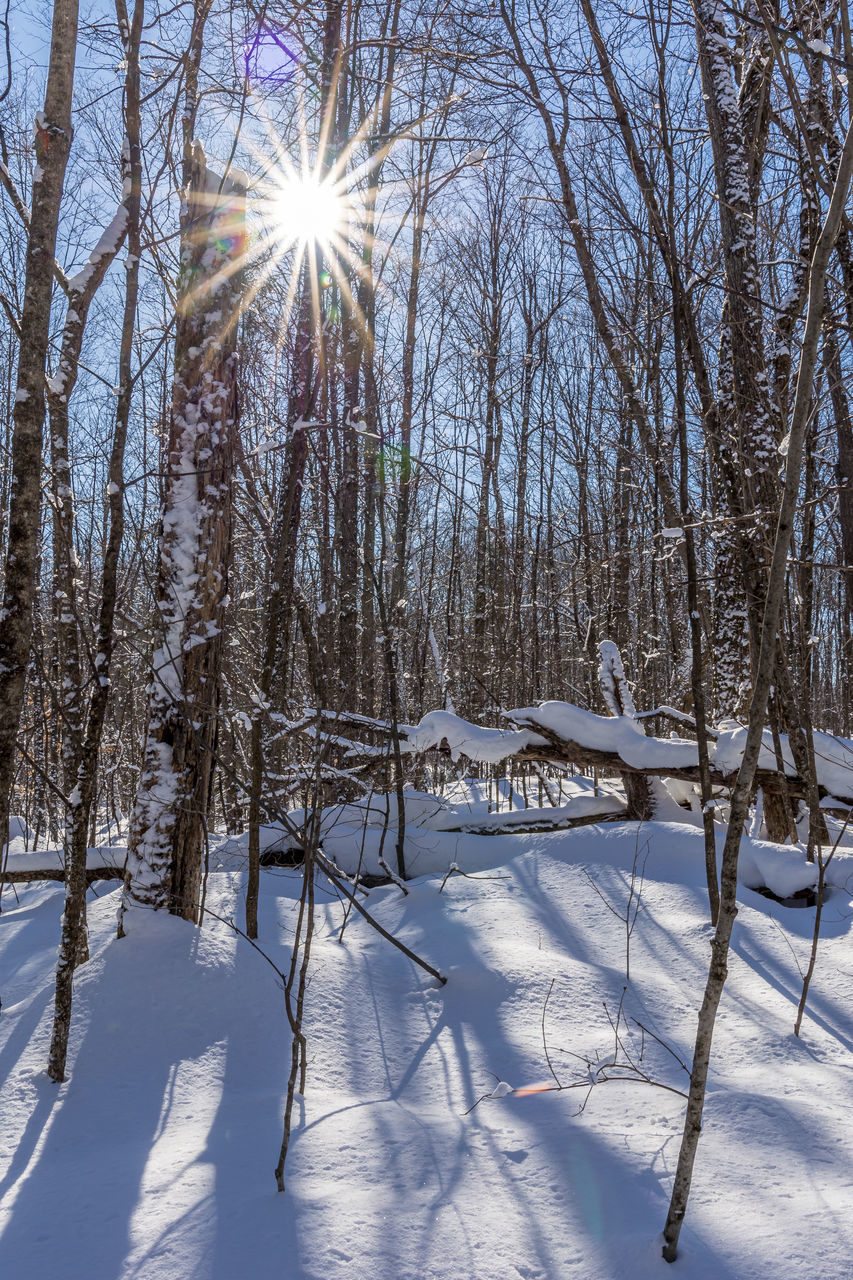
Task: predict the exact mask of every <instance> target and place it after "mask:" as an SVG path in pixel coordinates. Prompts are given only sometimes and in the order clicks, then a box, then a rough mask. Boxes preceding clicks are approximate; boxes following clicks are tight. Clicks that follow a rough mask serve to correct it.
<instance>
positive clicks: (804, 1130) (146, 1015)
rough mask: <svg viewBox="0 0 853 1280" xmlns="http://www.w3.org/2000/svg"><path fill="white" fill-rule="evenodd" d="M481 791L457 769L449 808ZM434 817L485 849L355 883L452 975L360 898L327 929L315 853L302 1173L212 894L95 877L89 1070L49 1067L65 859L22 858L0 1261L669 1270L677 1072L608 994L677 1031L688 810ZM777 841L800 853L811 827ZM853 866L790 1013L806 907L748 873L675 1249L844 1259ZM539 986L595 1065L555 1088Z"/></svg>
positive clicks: (285, 916) (246, 988)
mask: <svg viewBox="0 0 853 1280" xmlns="http://www.w3.org/2000/svg"><path fill="white" fill-rule="evenodd" d="M419 803H422V804H423V808H424V810H426V808H427V805H426V801H424V800H423V795H422V794H421V795H420V797H419V796H418V795H415V794H413V795H412V796H411V804H412V811H413V813H414V811H415V810H416V809H417V807H418V804H419ZM461 803H462V798H461V795H457V796H456V797H452V798H451V800H450V802H449V805H448V806H447V807H452V805H454V804H458V805H461ZM439 807H440V808H441V810H442V812H443V807H442V806H439ZM830 821H831V822H833V821H834V820H830ZM432 837H433V839H435V840H442V839H443V841H444V842H445V843H444V853H445V863H444V865H445V867H446V866H447V865H448V863H449V861H450V856H449V855H450V852H451V850H452V851H453V856H454V857H455V858H456V860H457V861H458V866H459V868H460V870H461V871H462V872H464V873H465V874H462V875H454V876H452V877H450V878H449V879H447V880H446V883H443V887H442V882H443V881H444V876H443V875H442V876H439V875H438V874H431V875H428V876H423V877H421V878H419V879H416V880H414V881H413V882H411V883H410V885H409V886H408V887H409V893H408V896H405V897H404V896H403V895H402V894H401V893H400V892H399V890H398V889H397V888H396V887H394V886H388V887H384V888H379V889H375V890H373V891H372V892H371V893H370V896H369V899H368V902H367V905H368V908H369V910H370V911H371V912H373V913H374V914H375V916H376V917H377V919H378V920H379V921H380V922H381V923H382V925H383V926H384V927H385V928H387V929H389V930H390V931H391V932H392V933H394V934H395V935H396V936H398V937H399V938H400V939H401V940H402V941H404V942H405V943H406V944H407V945H408V946H410V947H412V948H413V949H414V950H415V951H416V952H418V953H419V954H421V955H422V956H423V957H424V958H425V959H426V960H428V961H429V962H430V963H431V964H434V965H436V966H437V967H439V968H440V969H441V970H442V972H443V973H445V974H447V975H448V982H447V985H446V986H444V987H439V986H438V984H437V983H435V982H434V981H433V980H431V979H430V978H428V976H427V975H425V974H424V973H423V972H422V971H421V970H419V969H417V968H416V967H415V966H414V965H413V964H412V963H411V962H410V961H408V960H407V959H406V958H405V957H404V956H402V955H401V954H400V953H399V952H398V951H397V950H396V949H395V948H392V947H391V946H390V945H389V944H388V943H387V942H385V941H384V940H383V939H382V938H381V937H380V936H379V935H378V934H376V933H375V932H374V931H373V930H371V929H370V927H369V925H368V924H367V923H366V922H365V921H363V920H361V919H356V918H355V917H353V918H352V919H351V920H350V922H349V924H348V926H347V930H346V933H345V935H344V940H343V943H342V944H341V943H339V942H338V935H339V931H340V925H341V919H342V908H341V905H340V903H339V902H338V900H337V898H336V896H335V895H334V894H332V893H330V892H329V891H328V888H327V886H324V885H323V884H322V882H319V887H318V919H317V932H316V937H315V942H314V948H313V953H312V978H311V982H310V985H309V988H308V995H307V1019H308V1026H307V1036H308V1057H309V1061H308V1087H307V1092H306V1096H305V1099H304V1102H301V1103H300V1104H299V1105H298V1106H297V1109H296V1112H295V1117H294V1135H293V1140H292V1145H291V1152H290V1156H289V1158H288V1165H287V1169H286V1179H287V1192H286V1193H285V1194H284V1195H277V1194H276V1192H275V1187H274V1181H273V1176H272V1170H273V1166H274V1164H275V1161H276V1158H277V1155H278V1147H279V1142H280V1122H281V1114H282V1105H283V1097H284V1091H285V1085H286V1077H287V1070H288V1062H289V1054H290V1037H289V1034H288V1031H287V1025H286V1019H285V1016H284V1009H283V1002H282V996H281V991H280V988H279V985H278V982H277V979H276V976H275V974H274V973H273V971H272V970H271V969H270V968H269V966H268V965H267V964H266V963H265V962H264V960H263V958H262V957H261V956H260V955H258V953H257V952H256V951H254V950H253V949H252V948H251V947H250V946H249V945H248V944H247V943H245V942H244V941H242V940H241V939H239V938H237V937H236V936H235V934H234V933H233V931H231V930H230V929H229V928H228V927H227V926H226V925H225V924H223V923H220V922H219V921H218V920H216V919H215V918H213V916H211V915H208V917H207V919H206V921H205V924H204V927H203V928H202V929H201V930H200V931H198V930H196V929H195V928H194V927H193V926H191V925H189V924H187V923H186V922H184V921H181V920H178V919H176V918H173V917H171V916H168V915H167V914H165V913H164V912H156V913H154V912H146V911H139V912H137V913H136V914H137V916H138V918H137V919H136V920H135V923H134V929H133V931H132V933H131V934H130V935H129V936H128V937H127V938H125V939H123V940H121V941H117V940H116V939H115V912H116V906H117V902H118V889H115V890H110V889H108V888H106V887H105V886H104V885H98V886H96V888H97V891H98V894H99V896H98V897H96V898H94V897H93V898H91V900H90V903H89V923H90V949H91V955H92V959H91V960H90V961H89V963H88V964H86V965H84V966H83V967H82V968H81V970H80V971H79V972H78V976H77V978H76V980H75V1006H74V1021H73V1030H72V1040H71V1052H70V1059H69V1068H70V1078H69V1080H68V1082H67V1083H66V1084H64V1085H61V1086H55V1085H52V1084H51V1083H49V1081H48V1080H47V1077H46V1075H45V1074H44V1065H45V1060H46V1051H47V1042H48V1037H49V1023H50V1014H51V1008H52V982H53V968H54V963H55V955H56V944H57V940H58V917H59V914H60V911H61V903H62V897H61V890H60V888H59V887H58V886H45V885H27V886H23V887H19V888H18V892H17V896H14V895H13V894H12V892H11V890H10V889H8V888H7V889H6V890H5V894H4V899H3V907H4V910H3V913H2V915H0V948H2V955H0V973H2V974H3V987H2V997H3V1002H4V1004H3V1011H2V1015H0V1072H2V1077H3V1092H2V1096H3V1124H2V1127H0V1195H2V1201H0V1205H1V1206H2V1207H0V1249H2V1257H3V1275H4V1280H30V1278H31V1277H38V1278H40V1277H47V1276H53V1275H61V1276H62V1277H63V1280H91V1278H92V1277H97V1278H98V1280H131V1277H133V1280H234V1278H235V1277H238V1276H242V1275H245V1274H251V1276H252V1277H253V1280H281V1278H282V1277H287V1280H345V1278H346V1280H420V1277H424V1278H429V1277H432V1278H436V1280H439V1278H440V1280H457V1278H459V1280H461V1277H465V1280H518V1277H522V1278H523V1280H615V1278H616V1277H623V1276H624V1277H629V1276H630V1277H631V1278H632V1280H663V1277H667V1276H669V1275H670V1274H675V1273H671V1272H670V1271H669V1269H668V1268H667V1267H666V1264H664V1263H663V1262H662V1261H661V1259H660V1254H659V1233H660V1230H661V1227H662V1225H663V1220H664V1216H665V1212H666V1207H667V1203H668V1197H669V1193H670V1190H671V1186H672V1176H673V1169H674V1164H675V1159H676V1155H677V1150H678V1143H679V1139H680V1132H681V1125H682V1122H683V1106H684V1103H683V1099H682V1098H681V1097H680V1096H679V1095H678V1094H677V1093H673V1092H668V1091H665V1090H663V1089H659V1088H656V1087H654V1086H653V1085H649V1084H643V1083H638V1082H637V1080H636V1078H633V1079H628V1080H626V1081H625V1082H623V1083H620V1082H618V1081H617V1080H614V1079H608V1078H607V1077H608V1076H609V1075H612V1074H614V1073H613V1071H612V1070H611V1069H610V1068H609V1067H608V1066H607V1064H608V1063H609V1062H610V1061H612V1054H613V1049H614V1036H613V1031H612V1029H611V1026H610V1024H609V1022H608V1013H609V1015H610V1017H611V1018H615V1017H616V1014H617V1009H618V1007H619V1001H620V999H622V998H623V994H624V1001H623V1006H622V1010H623V1015H624V1020H623V1023H622V1030H621V1035H622V1037H623V1039H624V1040H625V1042H626V1044H627V1045H628V1046H629V1047H630V1048H631V1051H632V1052H633V1053H634V1054H637V1055H638V1054H639V1052H640V1047H641V1041H642V1040H643V1035H642V1032H641V1031H640V1029H639V1027H638V1026H637V1022H639V1023H642V1024H643V1025H644V1026H645V1027H647V1028H648V1029H649V1031H653V1032H654V1034H655V1035H658V1036H660V1037H661V1039H662V1040H663V1041H664V1042H665V1043H666V1044H667V1045H668V1046H670V1048H671V1049H672V1051H673V1053H674V1054H676V1055H677V1056H678V1057H679V1058H680V1059H681V1060H682V1061H688V1060H689V1056H690V1053H691V1049H692V1042H693V1036H694V1034H695V1022H696V1010H697V1007H698V1003H699V1000H700V998H701V993H702V989H703V986H704V981H705V975H706V967H707V960H708V939H709V937H710V932H709V926H708V923H707V909H706V904H705V896H704V890H703V880H704V868H703V853H702V835H701V832H700V831H698V830H697V829H695V828H693V827H689V826H685V825H678V824H675V823H672V824H670V823H650V824H645V825H644V826H638V825H637V824H635V823H627V822H618V823H613V824H610V825H607V826H600V827H599V826H591V827H585V828H582V829H578V830H574V831H568V832H566V831H564V832H550V833H528V834H516V835H493V836H482V835H453V836H449V835H444V836H443V837H442V835H441V833H440V832H435V831H434V832H432ZM781 853H782V855H783V857H784V859H785V860H787V861H788V862H790V864H791V866H793V865H794V860H795V856H796V854H795V851H791V850H784V851H781ZM744 854H745V863H744V865H745V866H746V865H747V864H748V863H749V862H750V860H752V861H753V862H755V861H756V860H761V859H762V858H767V859H768V860H770V861H774V860H778V858H779V854H780V851H779V850H776V849H775V848H774V847H772V846H766V845H761V844H759V842H745V844H744ZM800 857H801V855H800ZM638 858H639V859H640V860H641V861H642V863H643V864H644V881H643V886H642V892H641V897H640V910H639V914H638V916H637V922H636V926H635V929H634V932H633V934H632V937H631V941H630V948H631V953H630V968H631V982H630V983H629V984H628V985H627V990H625V988H626V983H625V966H624V952H625V929H624V925H623V923H622V921H621V920H620V919H619V918H618V917H617V915H615V914H614V912H619V911H624V908H625V903H626V902H627V900H628V894H629V890H630V882H631V872H632V866H635V865H636V864H637V860H638ZM833 866H834V861H833ZM299 887H300V876H299V872H298V871H294V870H282V869H276V870H273V871H270V872H267V873H264V875H263V879H262V886H261V903H260V939H259V942H260V945H261V946H262V947H263V949H264V951H265V952H266V953H267V954H268V955H269V957H270V958H271V959H272V960H273V961H274V963H275V964H276V965H277V966H278V968H279V969H285V968H286V966H287V964H288V961H289V956H290V940H291V938H292V936H293V931H294V925H295V918H296V912H297V907H298V894H299ZM851 887H853V879H851V881H850V884H849V885H848V889H847V891H846V892H842V891H841V890H840V889H836V890H833V891H832V893H831V895H830V897H829V899H828V901H827V903H826V907H825V911H824V930H823V936H822V940H821V944H820V951H819V955H818V963H817V969H816V973H815V978H814V983H813V987H812V992H811V995H810V1000H809V1006H808V1009H807V1013H806V1018H805V1022H804V1026H803V1034H802V1038H801V1039H800V1040H796V1039H795V1038H794V1037H793V1035H792V1025H793V1019H794V1013H795V1008H796V1001H797V999H798V996H799V990H800V979H799V975H798V973H797V964H798V963H799V965H800V966H802V967H804V966H805V962H806V959H807V955H808V946H809V940H810V936H811V930H812V922H813V919H814V912H813V910H809V909H804V910H799V911H791V910H788V909H787V908H785V907H783V906H781V905H779V904H776V903H773V902H769V901H767V900H766V899H763V898H760V897H758V896H757V895H755V894H754V893H752V892H751V891H750V890H749V889H748V888H742V889H741V891H740V894H739V898H740V901H739V912H738V917H737V920H736V923H735V929H734V934H733V941H732V953H731V956H730V962H729V979H728V983H727V986H726V990H725V993H724V996H723V1003H722V1008H721V1012H720V1016H719V1020H718V1024H717V1031H716V1035H715V1042H714V1052H713V1058H712V1063H711V1076H710V1084H709V1096H708V1102H707V1107H706V1114H705V1120H704V1125H703V1135H702V1139H701V1143H700V1147H699V1154H698V1159H697V1163H696V1168H695V1178H694V1186H693V1192H692V1197H691V1201H690V1205H689V1208H688V1214H687V1220H686V1224H685V1227H684V1231H683V1233H682V1240H681V1244H682V1249H681V1254H680V1257H679V1261H678V1263H677V1264H676V1266H677V1273H678V1276H679V1277H681V1278H682V1280H767V1277H768V1276H778V1277H780V1280H782V1278H784V1280H787V1278H788V1277H791V1278H793V1277H795V1276H808V1277H809V1280H846V1278H847V1276H848V1275H849V1260H850V1257H851V1254H853V1212H851V1210H853V1174H851V1169H853V1130H851V1127H850V1124H849V1115H850V1110H851V1106H853V1072H851V1066H852V1065H853V1056H851V1055H853V1014H851V1006H850V1000H849V985H850V974H849V970H850V960H849V956H850V935H851V918H852V917H851V911H850V905H851V904H850V888H851ZM439 889H441V891H440V892H439ZM596 890H597V892H596ZM244 892H245V882H244V878H243V875H242V873H240V872H236V871H230V872H229V871H223V872H218V873H215V874H213V875H211V877H210V882H209V885H208V895H207V902H208V906H209V907H210V909H211V911H212V912H214V913H215V914H216V915H217V916H221V917H224V918H229V917H232V916H233V917H234V918H236V919H239V918H240V913H241V911H242V900H243V895H244ZM599 895H600V896H599ZM611 906H612V908H613V911H611V910H610V909H609V907H611ZM546 999H547V1008H545V1004H546ZM605 1002H606V1006H607V1012H605V1008H604V1003H605ZM543 1011H544V1025H545V1037H546V1043H547V1047H548V1052H549V1055H550V1057H551V1060H552V1062H553V1064H554V1069H555V1071H556V1073H557V1076H558V1077H559V1079H560V1081H561V1082H562V1083H563V1084H565V1085H575V1084H576V1085H578V1086H579V1087H577V1088H571V1089H570V1088H566V1089H563V1090H557V1089H556V1088H555V1087H553V1086H554V1081H553V1079H551V1078H550V1075H549V1071H548V1064H547V1061H546V1058H545V1053H544V1050H543V1043H542V1025H543ZM632 1019H636V1020H637V1022H634V1021H632ZM644 1039H645V1044H644V1057H643V1061H642V1067H643V1069H644V1070H646V1071H647V1072H648V1073H649V1074H650V1076H651V1077H652V1078H653V1079H655V1080H657V1081H659V1082H660V1083H662V1084H667V1085H669V1086H670V1087H671V1088H672V1089H676V1090H683V1089H684V1088H685V1084H686V1075H685V1073H684V1071H683V1070H682V1068H681V1067H680V1066H679V1065H678V1062H677V1061H676V1059H675V1057H673V1056H672V1055H671V1054H670V1053H667V1052H666V1051H664V1050H663V1049H662V1048H661V1047H660V1046H659V1045H658V1044H657V1043H656V1042H655V1041H654V1040H652V1038H651V1036H650V1035H646V1036H645V1037H644ZM625 1074H627V1073H625ZM593 1082H595V1083H594V1084H593ZM546 1084H547V1085H548V1087H547V1088H545V1087H544V1086H545V1085H546ZM481 1099H482V1101H480V1100H481ZM581 1107H583V1109H581Z"/></svg>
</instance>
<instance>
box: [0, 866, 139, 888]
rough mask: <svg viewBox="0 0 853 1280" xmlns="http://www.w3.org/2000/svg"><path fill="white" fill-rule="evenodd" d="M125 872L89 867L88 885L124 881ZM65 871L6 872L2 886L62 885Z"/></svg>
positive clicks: (110, 868)
mask: <svg viewBox="0 0 853 1280" xmlns="http://www.w3.org/2000/svg"><path fill="white" fill-rule="evenodd" d="M123 878H124V871H123V870H122V868H121V867H87V869H86V884H87V886H88V885H90V884H93V883H94V882H95V881H96V880H122V879H123ZM64 879H65V871H64V869H63V868H62V867H27V869H26V870H25V871H4V872H2V874H0V883H2V884H33V883H35V882H36V881H39V880H56V881H58V882H59V883H62V881H64Z"/></svg>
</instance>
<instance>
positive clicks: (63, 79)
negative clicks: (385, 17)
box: [0, 0, 78, 849]
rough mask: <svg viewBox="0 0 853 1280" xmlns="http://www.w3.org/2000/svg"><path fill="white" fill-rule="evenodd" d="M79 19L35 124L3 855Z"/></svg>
mask: <svg viewBox="0 0 853 1280" xmlns="http://www.w3.org/2000/svg"><path fill="white" fill-rule="evenodd" d="M77 19H78V0H54V6H53V28H52V32H51V43H50V62H49V65H48V73H47V87H46V90H45V99H44V109H43V110H42V111H40V112H39V114H38V116H37V118H36V141H35V152H36V156H35V159H36V168H35V176H34V179H33V191H32V211H31V215H30V219H29V228H28V231H29V234H28V238H27V254H26V278H25V284H24V305H23V310H22V312H21V321H20V331H21V340H20V347H19V354H18V376H17V390H16V393H15V404H14V410H13V413H14V427H13V432H12V450H11V452H12V483H11V499H10V504H9V528H8V543H7V548H6V572H5V587H4V593H3V607H2V611H0V617H2V620H3V625H2V626H0V849H2V846H3V843H4V842H5V839H6V831H7V828H8V821H9V804H10V798H11V790H12V779H13V776H14V772H15V754H16V750H15V743H16V738H17V734H18V723H19V720H20V717H21V707H22V705H23V700H24V683H25V679H26V671H27V659H28V657H29V649H30V638H31V634H32V611H33V600H34V598H35V593H36V586H37V583H38V572H39V537H40V534H41V468H42V444H43V439H42V433H43V428H44V408H45V406H44V391H45V365H46V362H47V351H48V339H49V333H50V303H51V293H52V288H53V269H52V267H53V261H54V257H55V253H56V234H57V228H58V225H59V206H60V201H61V199H62V187H63V183H64V181H65V167H66V164H67V162H68V154H69V151H70V149H71V136H72V129H71V96H72V89H73V83H74V57H75V52H76V48H77Z"/></svg>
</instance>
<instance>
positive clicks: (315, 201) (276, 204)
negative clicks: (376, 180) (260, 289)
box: [268, 173, 350, 248]
mask: <svg viewBox="0 0 853 1280" xmlns="http://www.w3.org/2000/svg"><path fill="white" fill-rule="evenodd" d="M269 204H270V208H269V212H268V218H269V222H270V230H271V231H272V234H273V235H274V236H275V237H276V238H277V239H278V240H279V241H280V242H281V243H282V245H283V246H286V247H289V246H291V245H294V246H297V247H301V248H306V247H308V246H309V245H311V244H317V245H320V246H321V247H324V248H329V247H335V246H337V245H339V244H340V243H341V242H342V241H343V240H344V239H345V237H346V230H347V226H348V223H349V219H350V208H349V202H348V200H347V198H346V193H345V191H344V190H342V189H341V187H340V186H339V184H338V183H336V182H334V181H333V180H332V179H331V178H326V179H325V180H323V179H320V178H318V177H316V176H315V175H314V174H312V173H306V174H293V175H287V176H285V175H282V177H281V179H280V181H279V182H277V183H276V185H275V189H274V190H273V192H272V193H271V198H270V202H269Z"/></svg>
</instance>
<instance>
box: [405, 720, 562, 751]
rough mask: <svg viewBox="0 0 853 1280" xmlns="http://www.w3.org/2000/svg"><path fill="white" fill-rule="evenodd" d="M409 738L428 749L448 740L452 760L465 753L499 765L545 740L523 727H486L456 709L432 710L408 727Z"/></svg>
mask: <svg viewBox="0 0 853 1280" xmlns="http://www.w3.org/2000/svg"><path fill="white" fill-rule="evenodd" d="M406 738H407V741H408V743H409V747H410V749H411V750H413V751H428V750H429V749H430V747H435V746H439V745H440V744H441V742H442V741H446V742H447V745H448V747H449V748H450V757H451V759H452V760H458V759H459V758H460V757H461V756H465V757H466V758H467V759H468V760H478V761H480V762H481V763H483V764H498V763H499V762H500V761H501V760H506V759H507V757H508V756H512V755H515V754H516V752H518V751H522V750H523V749H524V748H525V747H526V746H530V745H531V744H535V745H539V746H542V745H543V744H544V741H545V740H544V738H541V737H539V736H537V735H536V734H535V733H533V734H531V733H527V732H526V731H525V730H523V729H484V728H481V727H480V725H476V724H471V723H470V721H468V720H463V719H462V717H461V716H457V715H454V713H453V712H452V711H428V712H427V714H426V715H425V716H422V717H421V720H420V723H419V724H417V725H407V726H406Z"/></svg>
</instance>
